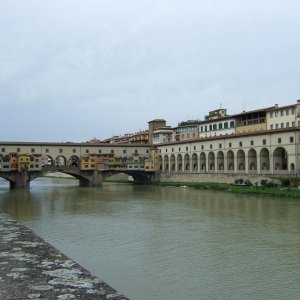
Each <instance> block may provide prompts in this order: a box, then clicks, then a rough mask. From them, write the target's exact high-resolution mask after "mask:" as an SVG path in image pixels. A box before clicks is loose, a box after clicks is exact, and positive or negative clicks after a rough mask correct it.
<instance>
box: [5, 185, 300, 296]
mask: <svg viewBox="0 0 300 300" xmlns="http://www.w3.org/2000/svg"><path fill="white" fill-rule="evenodd" d="M43 180H44V179H41V180H37V181H36V182H33V184H32V186H31V189H30V190H29V191H9V190H7V189H5V188H0V209H1V210H4V211H6V212H8V213H9V214H11V215H12V216H14V217H15V218H17V219H19V220H20V221H22V222H24V223H25V224H27V225H28V226H30V227H32V228H34V230H35V231H36V232H37V233H38V234H40V235H41V236H43V237H44V238H46V239H47V240H48V241H50V242H51V243H52V244H54V246H56V247H58V248H59V249H61V250H63V251H64V252H65V253H66V254H67V255H69V256H71V257H72V258H74V259H75V260H76V261H78V262H79V263H81V264H82V265H84V266H85V267H87V268H88V269H89V270H91V271H92V272H93V273H94V274H96V275H97V276H99V277H101V278H103V279H105V280H106V281H108V283H109V284H111V285H112V286H114V287H115V288H117V289H118V290H120V292H122V293H124V294H126V295H127V296H129V297H130V298H131V299H132V300H134V299H143V300H148V299H149V300H150V299H172V300H174V299H195V300H196V299H197V300H198V299H224V298H225V299H241V298H242V299H243V298H244V299H270V298H272V299H282V298H289V299H293V298H296V297H297V296H298V295H299V293H300V290H299V287H298V279H299V277H300V254H299V247H300V235H299V233H300V226H299V225H300V218H299V215H300V202H299V201H298V200H289V199H283V198H268V197H257V196H245V195H242V196H241V195H234V194H230V193H224V192H212V191H207V190H205V191H199V190H192V189H185V188H165V187H164V188H161V187H154V186H134V185H114V184H107V185H105V186H104V187H103V188H92V189H90V188H78V183H77V182H76V181H75V182H74V181H61V180H60V181H53V180H50V179H48V180H44V181H43Z"/></svg>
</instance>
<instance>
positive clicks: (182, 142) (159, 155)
mask: <svg viewBox="0 0 300 300" xmlns="http://www.w3.org/2000/svg"><path fill="white" fill-rule="evenodd" d="M148 124H149V129H148V130H147V131H143V132H142V135H141V133H140V134H135V135H125V136H121V137H113V138H110V139H107V140H104V141H98V140H92V141H90V142H85V143H72V142H67V143H37V142H33V143H30V142H4V141H0V177H2V178H4V179H6V180H8V181H9V182H10V186H11V188H27V187H29V185H30V181H32V180H34V179H35V178H37V177H39V176H43V175H45V174H47V173H51V172H63V173H66V174H70V175H72V176H74V177H76V178H78V179H79V184H80V185H81V186H99V185H101V184H102V183H103V180H104V179H105V178H107V177H109V176H112V175H114V174H117V173H125V174H128V175H131V176H132V177H133V179H134V181H136V182H142V183H146V182H150V181H152V180H158V181H182V182H187V181H190V182H193V181H194V182H226V183H233V181H234V180H235V179H237V178H241V177H245V178H249V177H251V179H253V180H259V179H262V178H276V177H286V178H293V179H297V178H298V176H299V174H300V160H299V154H300V149H299V144H300V103H299V101H297V103H296V104H292V105H288V106H284V107H279V106H278V105H275V106H273V107H268V108H263V109H258V110H254V111H248V112H245V111H244V112H242V113H240V114H237V115H227V112H226V109H222V108H220V109H217V110H215V111H211V112H209V115H208V116H206V117H205V120H203V121H199V120H188V121H185V122H181V123H179V124H178V126H177V127H174V128H171V127H170V126H166V121H165V120H162V119H156V120H153V121H150V122H148ZM141 136H142V138H141ZM136 137H138V138H136ZM133 138H134V139H133Z"/></svg>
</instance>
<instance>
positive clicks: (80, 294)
mask: <svg viewBox="0 0 300 300" xmlns="http://www.w3.org/2000/svg"><path fill="white" fill-rule="evenodd" d="M0 299H1V300H8V299H65V300H66V299H84V300H86V299H111V300H113V299H114V300H125V299H127V300H128V298H126V297H124V296H122V295H120V294H119V293H118V292H116V291H115V290H114V289H113V288H111V287H110V286H108V285H107V284H106V283H104V282H103V281H101V280H99V279H98V278H96V277H95V276H93V275H91V274H90V273H89V272H88V271H87V270H85V269H84V268H83V267H81V266H80V265H78V264H77V263H75V262H74V261H72V260H71V259H69V258H68V257H66V256H65V255H64V254H62V253H61V252H60V251H58V250H57V249H55V248H54V247H52V246H51V245H49V244H48V243H46V242H45V241H44V240H42V239H41V238H40V237H38V236H36V235H35V234H34V233H33V232H32V231H31V230H29V229H28V228H27V227H25V226H23V225H20V224H19V223H17V222H16V221H15V220H13V219H12V218H10V217H9V216H8V215H6V214H3V213H1V212H0Z"/></svg>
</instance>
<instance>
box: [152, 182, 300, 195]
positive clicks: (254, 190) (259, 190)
mask: <svg viewBox="0 0 300 300" xmlns="http://www.w3.org/2000/svg"><path fill="white" fill-rule="evenodd" d="M151 184H152V185H158V186H166V187H168V186H172V187H181V188H194V189H200V190H204V189H210V190H214V191H224V192H231V193H238V194H253V195H268V196H273V197H288V198H300V189H299V188H292V187H281V188H275V187H263V186H248V185H238V184H226V183H209V182H207V183H202V182H201V183H197V182H167V181H164V182H159V181H155V182H152V183H151Z"/></svg>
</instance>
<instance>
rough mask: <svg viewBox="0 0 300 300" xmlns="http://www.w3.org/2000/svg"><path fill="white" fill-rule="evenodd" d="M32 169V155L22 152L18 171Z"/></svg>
mask: <svg viewBox="0 0 300 300" xmlns="http://www.w3.org/2000/svg"><path fill="white" fill-rule="evenodd" d="M23 170H27V171H30V155H29V154H21V155H19V157H18V171H23Z"/></svg>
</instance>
